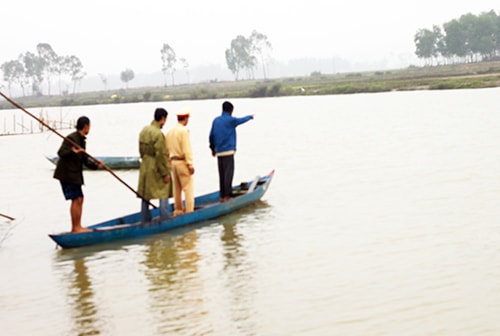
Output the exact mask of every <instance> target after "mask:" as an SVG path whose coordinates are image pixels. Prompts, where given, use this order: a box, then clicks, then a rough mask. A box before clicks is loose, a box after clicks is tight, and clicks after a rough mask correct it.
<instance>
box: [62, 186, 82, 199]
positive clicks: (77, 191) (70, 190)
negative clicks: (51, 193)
mask: <svg viewBox="0 0 500 336" xmlns="http://www.w3.org/2000/svg"><path fill="white" fill-rule="evenodd" d="M61 187H62V191H63V194H64V197H65V198H66V199H67V200H74V199H77V198H80V197H83V191H82V186H81V185H79V184H73V183H64V182H61Z"/></svg>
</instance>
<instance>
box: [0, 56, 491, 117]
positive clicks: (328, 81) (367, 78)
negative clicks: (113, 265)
mask: <svg viewBox="0 0 500 336" xmlns="http://www.w3.org/2000/svg"><path fill="white" fill-rule="evenodd" d="M499 86H500V61H488V62H477V63H468V64H453V65H438V66H424V67H409V68H406V69H397V70H384V71H370V72H352V73H339V74H321V73H319V72H313V73H311V74H310V75H309V76H305V77H287V78H277V79H267V80H262V79H261V80H239V81H226V82H206V83H198V84H184V85H175V86H168V87H141V88H129V89H119V90H108V91H95V92H82V93H75V94H67V95H51V96H47V95H46V96H26V97H20V98H17V100H16V101H17V102H18V103H20V104H21V105H22V106H24V107H48V106H78V105H99V104H125V103H138V102H155V101H178V100H198V99H230V98H263V97H283V96H312V95H335V94H353V93H376V92H389V91H410V90H450V89H478V88H490V87H499ZM0 108H1V109H11V108H13V106H12V105H10V104H9V103H8V102H7V101H4V102H0Z"/></svg>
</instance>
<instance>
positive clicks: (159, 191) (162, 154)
mask: <svg viewBox="0 0 500 336" xmlns="http://www.w3.org/2000/svg"><path fill="white" fill-rule="evenodd" d="M167 115H168V112H167V111H166V110H165V109H163V108H157V109H156V110H155V113H154V120H153V121H152V122H151V124H150V125H149V126H146V127H144V128H143V129H142V131H141V133H140V134H139V153H140V155H141V167H140V170H139V186H138V188H137V194H138V195H139V196H140V197H141V198H142V204H141V216H142V222H143V223H147V222H150V221H151V212H150V211H149V204H150V203H149V201H150V200H152V199H159V200H160V220H162V221H163V220H166V219H167V218H168V216H169V215H168V198H169V197H171V196H172V187H171V183H170V167H169V163H168V160H167V147H166V145H165V136H164V135H163V132H162V131H161V129H162V127H163V125H165V123H166V122H167Z"/></svg>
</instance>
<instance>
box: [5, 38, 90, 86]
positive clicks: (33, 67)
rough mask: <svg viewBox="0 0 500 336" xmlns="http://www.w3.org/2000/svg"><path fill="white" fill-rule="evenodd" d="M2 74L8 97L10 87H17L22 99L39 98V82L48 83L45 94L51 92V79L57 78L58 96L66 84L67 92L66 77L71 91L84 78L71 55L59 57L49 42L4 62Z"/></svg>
mask: <svg viewBox="0 0 500 336" xmlns="http://www.w3.org/2000/svg"><path fill="white" fill-rule="evenodd" d="M0 69H1V70H2V72H3V80H4V81H5V82H6V83H7V88H8V89H9V94H11V89H12V85H14V84H17V85H19V87H20V88H21V90H22V93H23V96H25V95H26V94H30V95H33V96H36V95H42V88H41V85H42V82H43V81H46V82H47V92H48V94H49V95H50V93H51V80H52V79H53V78H54V77H57V78H58V85H59V93H61V92H62V88H61V85H63V83H66V85H67V87H66V91H69V85H68V84H67V82H65V80H66V79H67V78H69V79H70V81H72V82H73V92H75V91H76V86H77V84H78V83H79V81H81V80H82V79H83V78H84V77H85V75H86V74H85V72H84V71H83V64H82V62H81V61H80V59H79V58H78V57H76V56H74V55H71V56H60V55H58V54H57V53H56V52H55V51H54V50H53V49H52V47H51V46H50V44H48V43H39V44H38V45H37V46H36V53H33V52H31V51H27V52H25V53H23V54H20V55H19V57H18V58H17V59H15V60H11V61H7V62H4V63H3V64H2V65H0Z"/></svg>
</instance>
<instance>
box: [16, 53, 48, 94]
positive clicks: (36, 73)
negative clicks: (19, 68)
mask: <svg viewBox="0 0 500 336" xmlns="http://www.w3.org/2000/svg"><path fill="white" fill-rule="evenodd" d="M21 58H22V60H23V64H24V71H25V75H26V78H27V79H29V80H30V81H31V93H32V95H40V94H41V93H42V92H41V87H40V84H41V83H42V80H43V69H44V61H43V60H42V59H41V58H40V57H39V56H37V55H35V54H34V53H32V52H29V51H28V52H26V53H25V54H24V55H21Z"/></svg>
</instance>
